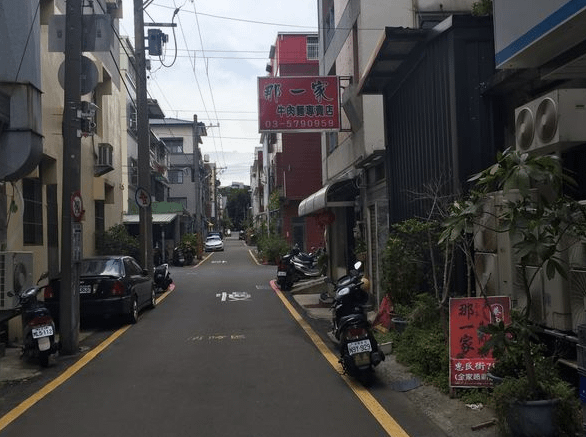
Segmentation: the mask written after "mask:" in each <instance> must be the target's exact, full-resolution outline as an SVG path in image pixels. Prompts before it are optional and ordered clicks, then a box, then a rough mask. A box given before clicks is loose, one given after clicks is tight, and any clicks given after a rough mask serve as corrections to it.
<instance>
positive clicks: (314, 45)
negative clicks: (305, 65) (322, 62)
mask: <svg viewBox="0 0 586 437" xmlns="http://www.w3.org/2000/svg"><path fill="white" fill-rule="evenodd" d="M318 52H319V45H318V39H317V36H308V37H307V59H318V55H319V53H318Z"/></svg>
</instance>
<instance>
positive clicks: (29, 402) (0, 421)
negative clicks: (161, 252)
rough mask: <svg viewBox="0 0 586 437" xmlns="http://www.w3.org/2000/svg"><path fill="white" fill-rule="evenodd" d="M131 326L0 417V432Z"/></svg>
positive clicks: (114, 335) (162, 296) (124, 327)
mask: <svg viewBox="0 0 586 437" xmlns="http://www.w3.org/2000/svg"><path fill="white" fill-rule="evenodd" d="M171 291H172V290H169V291H166V292H165V293H163V294H162V295H161V296H159V298H158V299H157V305H158V304H159V303H160V302H162V301H163V300H164V299H165V298H166V297H167V296H168V295H169V294H170V293H171ZM131 326H132V325H126V326H123V327H122V328H120V329H118V330H117V331H116V332H114V333H113V334H112V335H110V337H108V338H107V339H106V340H104V341H103V342H102V343H100V344H99V345H98V346H96V347H95V348H93V349H91V350H90V351H89V352H88V353H86V354H85V355H84V356H83V357H81V358H80V359H79V360H77V361H76V362H75V363H74V364H73V365H72V366H70V367H68V368H67V369H66V370H65V371H64V372H63V373H62V374H61V375H59V376H58V377H57V378H55V379H54V380H52V381H51V382H49V383H48V384H47V385H45V386H44V387H43V388H41V389H40V390H39V391H38V392H36V393H35V394H33V395H32V396H30V397H29V398H28V399H26V400H24V401H23V402H21V403H20V404H19V405H17V406H16V407H14V408H13V409H12V410H10V411H9V412H8V413H6V414H5V415H4V416H2V417H0V431H2V430H3V429H4V428H6V427H7V426H8V425H10V424H11V423H12V422H13V421H15V420H16V419H17V418H18V417H19V416H21V415H22V414H24V413H25V412H26V411H27V410H28V409H29V408H31V407H32V406H33V405H35V404H36V403H37V402H39V401H40V400H41V399H43V398H44V397H45V396H47V395H48V394H49V393H51V392H52V391H53V390H55V389H56V388H57V387H59V386H60V385H61V384H63V383H64V382H65V381H67V380H68V379H69V378H71V377H72V376H73V375H75V374H76V373H77V372H78V371H80V370H81V369H82V368H83V367H84V366H85V365H86V364H87V363H89V362H90V361H92V360H93V359H94V358H96V357H97V356H98V355H99V354H100V353H101V352H102V351H103V350H104V349H106V348H107V347H108V346H110V345H111V344H112V343H113V342H114V341H116V339H118V338H119V337H120V336H121V335H122V334H124V333H125V332H126V331H127V330H128V329H129V328H130V327H131Z"/></svg>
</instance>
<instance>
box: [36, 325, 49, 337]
mask: <svg viewBox="0 0 586 437" xmlns="http://www.w3.org/2000/svg"><path fill="white" fill-rule="evenodd" d="M32 334H33V338H41V337H48V336H50V335H53V327H52V326H51V325H46V326H39V327H38V328H33V329H32Z"/></svg>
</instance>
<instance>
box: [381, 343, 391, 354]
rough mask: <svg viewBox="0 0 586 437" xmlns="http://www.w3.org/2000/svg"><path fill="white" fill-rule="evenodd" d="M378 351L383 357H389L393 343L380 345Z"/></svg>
mask: <svg viewBox="0 0 586 437" xmlns="http://www.w3.org/2000/svg"><path fill="white" fill-rule="evenodd" d="M378 349H379V350H380V351H381V352H382V353H383V354H385V355H391V354H392V353H393V342H392V341H388V342H386V343H380V344H379V345H378Z"/></svg>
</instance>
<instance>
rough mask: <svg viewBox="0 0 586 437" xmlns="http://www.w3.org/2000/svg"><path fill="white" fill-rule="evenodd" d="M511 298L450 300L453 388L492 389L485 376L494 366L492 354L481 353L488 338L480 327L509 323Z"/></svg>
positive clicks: (451, 376) (451, 381)
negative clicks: (501, 322)
mask: <svg viewBox="0 0 586 437" xmlns="http://www.w3.org/2000/svg"><path fill="white" fill-rule="evenodd" d="M510 307H511V303H510V299H509V298H508V297H504V296H498V297H493V296H491V297H488V298H483V297H471V298H459V299H450V385H451V386H452V387H480V386H489V385H490V381H489V380H488V378H487V376H486V374H487V372H488V371H489V370H490V369H491V368H492V366H494V359H493V358H492V354H491V353H490V352H489V353H488V354H486V355H482V354H481V353H480V348H481V347H482V345H483V344H484V343H485V342H486V340H487V338H485V336H484V335H483V334H480V333H479V332H478V328H479V327H480V326H483V325H488V324H490V323H498V322H500V321H504V323H505V324H507V323H510V321H511V320H510Z"/></svg>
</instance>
